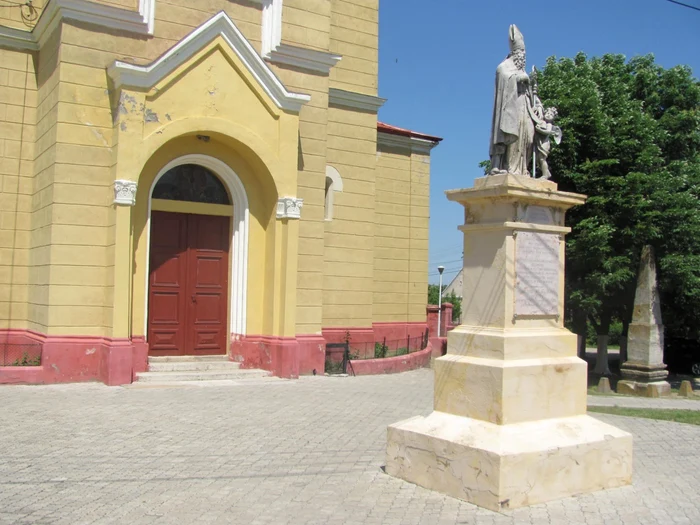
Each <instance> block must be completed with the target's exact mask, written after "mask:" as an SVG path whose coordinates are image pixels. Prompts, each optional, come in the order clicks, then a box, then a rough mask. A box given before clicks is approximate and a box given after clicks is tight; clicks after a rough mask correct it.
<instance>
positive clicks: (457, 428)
mask: <svg viewBox="0 0 700 525" xmlns="http://www.w3.org/2000/svg"><path fill="white" fill-rule="evenodd" d="M386 472H387V473H388V474H389V475H391V476H396V477H398V478H401V479H404V480H406V481H409V482H411V483H415V484H416V485H420V486H422V487H425V488H428V489H431V490H437V491H439V492H442V493H445V494H447V495H449V496H452V497H455V498H459V499H462V500H466V501H469V502H470V503H474V504H476V505H479V506H481V507H485V508H487V509H491V510H494V511H500V510H505V509H514V508H517V507H523V506H527V505H533V504H536V503H542V502H545V501H550V500H554V499H558V498H563V497H567V496H572V495H574V494H581V493H585V492H591V491H595V490H600V489H606V488H614V487H620V486H623V485H628V484H630V483H631V481H632V436H631V435H630V434H628V433H627V432H624V431H622V430H620V429H617V428H615V427H613V426H610V425H607V424H605V423H602V422H600V421H598V420H596V419H594V418H592V417H589V416H585V415H582V416H574V417H566V418H557V419H548V420H540V421H534V422H529V423H517V424H511V425H496V424H493V423H488V422H485V421H480V420H477V419H472V418H467V417H461V416H455V415H452V414H447V413H444V412H433V413H432V414H430V415H429V416H428V417H425V418H424V417H420V416H417V417H413V418H411V419H406V420H404V421H401V422H399V423H396V424H394V425H391V426H389V428H388V446H387V457H386Z"/></svg>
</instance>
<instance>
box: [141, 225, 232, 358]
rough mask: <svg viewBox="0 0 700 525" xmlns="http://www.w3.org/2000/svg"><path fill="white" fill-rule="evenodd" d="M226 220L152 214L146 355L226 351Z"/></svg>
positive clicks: (227, 233) (227, 227) (203, 353)
mask: <svg viewBox="0 0 700 525" xmlns="http://www.w3.org/2000/svg"><path fill="white" fill-rule="evenodd" d="M230 220H231V219H230V217H218V216H209V215H189V214H182V213H169V212H157V211H154V212H153V213H152V215H151V257H150V259H151V262H150V264H151V266H150V290H149V309H148V342H149V354H150V355H211V354H225V353H226V332H227V322H226V317H227V315H226V314H227V311H228V250H229V242H230V241H229V229H230Z"/></svg>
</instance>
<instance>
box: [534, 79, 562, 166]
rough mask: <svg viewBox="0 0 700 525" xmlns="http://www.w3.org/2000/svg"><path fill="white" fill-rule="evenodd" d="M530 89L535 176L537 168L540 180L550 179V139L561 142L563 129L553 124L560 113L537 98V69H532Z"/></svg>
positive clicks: (557, 142)
mask: <svg viewBox="0 0 700 525" xmlns="http://www.w3.org/2000/svg"><path fill="white" fill-rule="evenodd" d="M530 84H531V87H530V89H531V90H532V105H529V106H528V108H529V110H530V111H529V113H530V118H531V119H532V121H533V122H534V123H535V156H534V157H533V162H536V166H533V168H532V171H533V174H534V173H535V172H536V171H537V169H536V168H539V170H540V178H542V179H549V178H550V177H551V176H552V174H551V173H550V172H549V164H547V157H548V156H549V152H550V150H551V148H552V146H551V144H550V142H549V141H550V139H554V142H555V143H556V144H559V143H560V142H561V128H560V127H559V126H555V125H554V124H553V122H554V119H556V118H557V115H558V111H557V108H555V107H548V108H545V107H544V106H543V105H542V101H541V100H540V99H539V97H538V96H537V69H535V68H534V67H533V68H532V75H531V78H530Z"/></svg>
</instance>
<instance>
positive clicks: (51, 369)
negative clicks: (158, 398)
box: [0, 323, 434, 385]
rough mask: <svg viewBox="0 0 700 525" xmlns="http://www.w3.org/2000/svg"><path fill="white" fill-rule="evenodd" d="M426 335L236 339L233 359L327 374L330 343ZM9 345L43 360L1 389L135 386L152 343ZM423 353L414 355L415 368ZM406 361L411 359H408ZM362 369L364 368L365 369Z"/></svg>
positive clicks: (282, 372) (7, 334)
mask: <svg viewBox="0 0 700 525" xmlns="http://www.w3.org/2000/svg"><path fill="white" fill-rule="evenodd" d="M425 329H426V323H375V324H374V325H373V326H372V327H371V328H365V327H338V328H328V329H324V330H323V334H300V335H297V336H296V337H274V336H265V335H252V336H237V335H234V336H232V340H231V350H230V359H231V360H232V361H237V362H240V363H241V366H242V367H243V368H261V369H263V370H269V371H270V372H272V374H273V375H275V376H278V377H284V378H296V377H299V376H300V375H311V374H323V373H324V368H325V358H326V344H327V343H334V342H344V341H345V340H346V338H347V337H348V336H349V337H350V340H351V341H352V343H353V344H360V343H363V344H366V345H368V348H370V349H371V350H372V351H373V345H374V343H375V342H381V341H383V340H384V339H386V341H387V342H388V341H392V340H397V341H403V340H404V339H405V338H407V337H410V338H417V337H419V336H421V335H422V334H424V332H425ZM3 343H8V344H38V345H41V347H42V360H41V365H40V366H0V384H21V383H24V384H49V383H71V382H80V381H101V382H103V383H105V384H107V385H126V384H129V383H131V382H132V381H133V380H134V377H135V375H136V373H137V372H145V371H147V370H148V343H147V342H146V340H145V338H144V337H143V336H134V337H132V338H131V339H112V338H107V337H95V336H53V335H45V334H41V333H38V332H34V331H32V330H12V329H10V330H7V329H5V330H0V344H3ZM433 347H434V346H433ZM418 353H419V352H416V354H411V356H410V357H411V359H409V361H410V362H411V363H412V362H413V361H414V360H415V358H413V356H414V355H417V354H418ZM420 353H421V355H422V352H420ZM401 358H402V359H403V360H406V359H408V357H404V356H401V357H400V358H399V359H401ZM387 361H388V360H387ZM357 366H359V367H360V368H362V366H363V365H357ZM364 366H365V368H366V367H376V366H377V365H371V364H367V365H364ZM391 366H394V365H391ZM410 366H412V365H410ZM402 369H407V370H410V369H411V368H405V367H404V368H401V367H399V368H396V370H395V371H401V370H402ZM374 373H388V372H387V371H384V372H374Z"/></svg>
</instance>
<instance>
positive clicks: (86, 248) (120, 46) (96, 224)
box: [0, 0, 429, 337]
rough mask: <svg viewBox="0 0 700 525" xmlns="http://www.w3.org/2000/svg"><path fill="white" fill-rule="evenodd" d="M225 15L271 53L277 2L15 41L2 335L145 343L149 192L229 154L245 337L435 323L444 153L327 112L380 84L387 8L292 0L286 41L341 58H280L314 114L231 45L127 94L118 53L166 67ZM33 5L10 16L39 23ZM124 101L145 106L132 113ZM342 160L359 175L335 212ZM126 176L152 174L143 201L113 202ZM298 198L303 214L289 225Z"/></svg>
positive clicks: (364, 116)
mask: <svg viewBox="0 0 700 525" xmlns="http://www.w3.org/2000/svg"><path fill="white" fill-rule="evenodd" d="M98 3H103V4H106V5H112V6H116V7H122V8H128V9H134V10H135V9H136V8H137V4H138V2H137V0H102V1H100V2H98ZM34 5H35V6H36V7H38V8H41V7H43V2H41V1H35V2H34ZM221 10H223V11H225V12H226V13H227V14H228V15H229V16H230V17H231V19H232V20H234V22H235V24H236V26H237V27H238V29H239V30H240V31H241V33H242V34H243V36H244V37H245V38H246V39H247V40H248V41H249V42H250V43H251V44H252V46H253V47H254V48H255V49H256V50H257V51H259V50H260V48H261V19H262V13H261V6H260V5H259V4H256V3H253V2H232V1H230V0H208V1H207V2H202V3H200V2H185V1H184V0H158V2H157V8H156V11H155V13H156V15H155V18H156V20H155V34H154V35H153V37H149V38H142V37H135V36H134V35H130V34H126V33H124V32H120V31H110V32H109V33H107V32H105V31H104V30H102V29H100V28H97V27H93V26H90V25H88V24H84V23H73V22H70V21H64V22H63V23H62V24H59V25H58V26H57V29H56V30H55V31H54V33H53V34H51V35H48V38H47V39H46V41H45V42H43V44H42V47H41V49H40V50H39V51H17V50H14V51H13V50H10V49H2V48H0V176H2V183H1V185H0V188H1V189H2V194H0V328H29V329H32V330H36V331H38V332H41V333H49V334H55V335H61V334H66V335H101V336H108V337H109V336H114V337H125V336H128V335H144V319H145V316H146V312H145V294H146V293H147V289H146V286H145V284H144V283H145V280H146V273H145V272H146V264H145V262H146V251H147V250H146V236H145V232H146V231H147V229H146V228H147V222H146V221H147V197H148V191H149V189H150V185H151V184H152V181H153V179H154V177H155V176H156V174H157V173H158V172H159V171H160V169H161V168H162V167H163V166H164V165H165V164H166V163H167V162H169V161H170V160H172V159H174V158H176V157H178V156H181V155H184V154H203V155H210V156H213V157H215V158H218V159H220V160H222V161H224V162H225V163H226V164H228V165H229V166H230V167H231V168H232V169H233V170H234V171H235V172H236V174H237V175H238V176H239V178H240V179H241V181H242V182H243V184H244V186H245V188H246V191H247V193H248V199H249V201H250V213H251V221H250V234H249V239H250V246H249V253H250V257H249V264H248V300H247V305H248V307H247V333H249V334H275V335H290V336H291V335H294V334H312V333H319V332H320V330H321V329H322V328H323V327H334V326H365V327H369V326H371V324H372V322H376V321H404V320H408V321H420V320H423V319H424V318H425V311H424V306H425V289H426V287H427V221H428V212H427V195H428V179H429V176H428V174H429V164H428V162H427V160H428V157H427V156H419V155H415V154H414V155H410V154H409V155H408V156H407V155H406V154H405V153H400V152H399V153H396V152H393V153H392V152H380V153H379V154H378V153H377V146H376V134H377V132H376V126H377V116H376V114H375V113H373V112H371V111H360V110H353V109H350V108H347V107H339V106H333V105H330V107H329V95H328V90H329V87H335V88H340V89H343V90H349V91H355V92H358V93H363V94H369V95H376V93H377V64H378V51H377V49H378V37H377V35H378V2H377V1H376V0H333V1H330V2H329V1H325V0H313V1H311V2H309V1H306V0H285V2H284V10H283V26H282V42H283V43H286V44H289V45H292V46H298V47H302V48H308V49H312V50H315V51H322V52H331V53H337V54H340V55H342V56H343V58H342V60H341V61H340V62H339V63H338V64H337V65H336V66H334V67H333V68H332V69H331V71H330V74H328V75H325V74H322V73H318V72H310V71H307V70H303V69H299V68H297V67H291V66H284V65H274V64H270V67H271V68H272V70H273V71H274V73H275V74H276V75H277V77H278V78H279V79H280V80H281V82H282V83H283V84H284V85H285V87H286V88H287V89H288V90H290V91H294V92H300V93H306V94H309V95H310V96H311V100H310V102H308V103H307V104H306V105H304V106H303V107H302V109H301V111H300V113H299V115H298V116H297V115H294V114H291V113H288V112H285V111H282V110H280V109H279V108H278V107H277V106H276V105H275V104H274V103H273V102H272V101H271V99H270V98H269V97H268V96H267V95H266V94H265V93H264V92H263V91H262V90H261V89H260V87H259V85H258V84H257V82H256V80H255V79H254V78H253V77H252V76H251V75H250V73H249V72H248V71H247V70H246V69H245V67H244V66H243V65H242V63H241V62H240V60H239V59H238V58H237V57H236V56H235V55H234V54H233V53H231V52H230V50H228V51H227V49H228V47H227V45H226V44H225V43H224V42H223V41H222V40H221V39H220V38H219V39H217V40H215V41H214V42H212V43H211V44H210V45H208V46H206V47H205V48H204V49H202V50H200V52H198V53H197V54H196V55H195V56H194V57H193V58H192V59H191V60H189V61H188V62H187V63H186V64H184V65H183V66H182V67H180V68H179V69H178V70H176V71H175V72H173V74H171V75H169V76H168V77H166V79H164V80H163V81H162V82H160V83H159V84H158V85H157V86H154V88H153V89H152V90H150V91H149V92H145V91H138V90H135V91H134V90H130V89H128V88H124V89H122V90H121V91H120V90H116V89H114V86H113V85H112V84H111V81H110V80H109V76H108V74H107V72H106V69H107V67H108V66H110V65H111V64H112V63H113V62H114V61H115V60H122V61H126V62H130V63H133V64H139V65H144V64H149V63H152V62H153V61H154V60H155V59H157V58H158V57H159V56H161V55H162V54H163V53H165V52H166V51H168V50H169V49H171V48H172V47H173V46H174V45H175V44H177V43H178V42H179V41H180V40H181V39H182V38H183V37H185V36H186V35H187V34H188V33H190V32H191V31H192V30H193V29H195V28H196V27H198V26H200V25H201V24H202V23H204V22H206V21H207V20H208V19H210V18H211V17H212V16H213V15H214V14H215V13H217V12H219V11H221ZM17 12H18V10H17V9H14V10H13V9H9V10H8V9H7V8H4V7H2V8H0V25H5V26H9V27H15V28H20V29H27V30H29V29H30V28H28V27H27V26H26V25H24V24H23V22H22V21H21V19H19V18H17V16H16V14H17ZM122 93H127V94H129V96H131V97H133V99H134V100H137V101H138V104H137V105H140V104H143V106H142V107H139V109H138V111H137V113H138V114H137V115H127V116H123V117H122V116H118V115H116V113H115V111H116V110H117V108H118V104H119V100H120V96H121V94H122ZM145 111H149V112H150V113H149V115H151V116H152V115H155V116H156V118H157V120H153V119H152V118H150V117H149V119H147V120H148V122H145V121H144V112H145ZM117 117H118V118H117ZM201 133H205V134H206V135H208V136H210V141H209V142H203V141H201V140H197V138H196V135H197V134H201ZM20 156H21V159H20ZM378 159H379V160H378ZM326 166H333V167H334V168H335V169H337V170H338V172H339V173H340V175H341V177H342V179H343V185H344V190H343V192H341V193H337V194H335V196H334V213H333V220H331V221H326V220H324V206H325V180H326V177H325V173H326ZM115 179H128V180H135V181H138V184H139V186H138V192H137V201H136V205H135V206H134V207H133V208H121V207H115V206H114V205H113V203H112V201H113V197H114V195H113V183H114V180H115ZM284 196H293V197H300V198H303V199H304V207H303V210H302V218H301V220H299V221H294V220H290V221H279V220H277V219H276V218H275V205H276V202H277V198H278V197H284ZM407 199H408V201H409V202H408V203H407ZM125 225H126V226H125ZM125 250H126V251H125ZM124 261H127V263H124Z"/></svg>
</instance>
